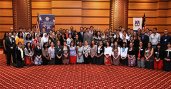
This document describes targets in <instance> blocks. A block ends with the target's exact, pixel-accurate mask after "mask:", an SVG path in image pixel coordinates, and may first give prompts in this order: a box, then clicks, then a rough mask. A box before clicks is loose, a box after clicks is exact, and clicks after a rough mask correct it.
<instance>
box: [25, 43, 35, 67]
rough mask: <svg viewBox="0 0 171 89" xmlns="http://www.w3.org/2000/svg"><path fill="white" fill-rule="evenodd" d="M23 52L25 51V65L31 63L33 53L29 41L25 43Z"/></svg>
mask: <svg viewBox="0 0 171 89" xmlns="http://www.w3.org/2000/svg"><path fill="white" fill-rule="evenodd" d="M24 53H25V65H28V66H30V65H31V64H32V62H33V54H34V51H33V49H32V46H31V43H30V42H27V43H26V47H25V49H24Z"/></svg>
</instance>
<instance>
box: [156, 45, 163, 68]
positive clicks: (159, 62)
mask: <svg viewBox="0 0 171 89" xmlns="http://www.w3.org/2000/svg"><path fill="white" fill-rule="evenodd" d="M163 58H164V51H163V49H162V48H161V45H160V43H158V44H157V48H156V49H154V69H158V70H161V69H162V68H163Z"/></svg>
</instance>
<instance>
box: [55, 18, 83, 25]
mask: <svg viewBox="0 0 171 89" xmlns="http://www.w3.org/2000/svg"><path fill="white" fill-rule="evenodd" d="M55 24H82V18H81V17H55Z"/></svg>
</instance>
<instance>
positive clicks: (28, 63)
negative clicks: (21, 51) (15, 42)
mask: <svg viewBox="0 0 171 89" xmlns="http://www.w3.org/2000/svg"><path fill="white" fill-rule="evenodd" d="M31 64H32V59H31V57H29V56H25V65H31Z"/></svg>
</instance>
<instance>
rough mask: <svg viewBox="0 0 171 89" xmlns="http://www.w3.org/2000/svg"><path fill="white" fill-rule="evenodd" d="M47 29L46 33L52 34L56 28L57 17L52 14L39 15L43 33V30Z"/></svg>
mask: <svg viewBox="0 0 171 89" xmlns="http://www.w3.org/2000/svg"><path fill="white" fill-rule="evenodd" d="M43 27H44V28H45V31H46V32H50V31H52V30H53V28H54V27H55V16H54V15H52V14H41V15H39V28H40V31H41V32H42V28H43Z"/></svg>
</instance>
